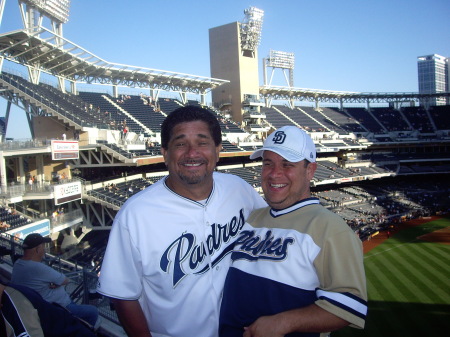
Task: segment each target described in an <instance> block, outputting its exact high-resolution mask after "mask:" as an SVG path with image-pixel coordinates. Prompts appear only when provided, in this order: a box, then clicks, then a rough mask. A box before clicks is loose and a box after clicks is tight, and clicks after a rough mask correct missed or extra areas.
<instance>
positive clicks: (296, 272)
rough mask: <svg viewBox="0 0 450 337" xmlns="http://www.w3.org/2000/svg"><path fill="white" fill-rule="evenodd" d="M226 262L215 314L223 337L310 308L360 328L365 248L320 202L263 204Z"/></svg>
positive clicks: (364, 310) (363, 313)
mask: <svg viewBox="0 0 450 337" xmlns="http://www.w3.org/2000/svg"><path fill="white" fill-rule="evenodd" d="M252 226H253V227H252ZM255 227H258V228H255ZM231 259H232V267H231V268H230V270H229V273H228V276H227V279H226V281H225V289H224V295H223V300H222V308H221V313H220V333H219V335H220V336H221V337H241V336H242V333H243V327H245V326H249V325H250V324H252V323H253V322H254V321H255V320H256V319H257V318H259V317H261V316H266V315H273V314H276V313H279V312H283V311H287V310H292V309H296V308H300V307H305V306H308V305H310V304H313V303H315V304H317V305H318V306H320V307H321V308H323V309H325V310H327V311H329V312H331V313H333V314H334V315H336V316H338V317H341V318H343V319H345V320H346V321H348V322H350V323H351V325H352V326H354V327H359V328H362V327H364V322H365V318H366V314H367V291H366V282H365V273H364V265H363V252H362V243H361V241H360V240H359V238H358V237H357V236H356V235H355V234H354V233H353V231H352V230H351V229H350V227H349V226H348V225H347V224H346V223H345V222H344V221H343V220H342V219H341V218H340V217H339V216H338V215H336V214H334V213H332V212H330V211H329V210H327V209H326V208H324V207H322V206H321V205H320V204H319V200H318V199H317V198H308V199H305V200H302V201H300V202H298V203H296V204H294V205H293V206H291V207H288V208H286V209H283V210H278V211H277V210H274V209H270V207H267V208H264V209H260V210H257V211H255V212H253V213H252V215H251V216H250V217H249V219H248V220H247V223H246V225H245V227H244V230H243V231H242V232H241V233H240V234H239V237H238V239H237V241H236V246H235V248H234V252H233V254H232V257H231ZM326 335H328V334H327V333H324V334H322V335H321V334H319V333H291V334H288V335H286V336H290V337H291V336H292V337H294V336H317V337H318V336H326Z"/></svg>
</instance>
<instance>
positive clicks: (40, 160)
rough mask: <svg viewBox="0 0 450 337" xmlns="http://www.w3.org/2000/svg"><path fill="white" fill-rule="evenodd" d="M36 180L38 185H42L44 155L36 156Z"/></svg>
mask: <svg viewBox="0 0 450 337" xmlns="http://www.w3.org/2000/svg"><path fill="white" fill-rule="evenodd" d="M36 172H37V175H36V179H37V181H38V183H39V184H43V183H44V155H43V154H39V155H37V156H36Z"/></svg>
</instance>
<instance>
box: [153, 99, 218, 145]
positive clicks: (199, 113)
mask: <svg viewBox="0 0 450 337" xmlns="http://www.w3.org/2000/svg"><path fill="white" fill-rule="evenodd" d="M195 121H202V122H205V123H206V124H207V125H208V128H209V132H210V133H211V137H212V138H213V140H214V144H215V145H216V146H219V145H220V144H221V143H222V130H221V129H220V124H219V121H218V120H217V118H216V117H215V116H214V115H213V114H212V113H211V112H210V111H208V110H206V109H204V108H201V107H197V106H193V105H188V106H184V107H181V108H178V109H175V110H174V111H172V112H171V113H170V114H169V115H168V116H167V117H166V119H165V120H164V122H163V123H162V125H161V147H162V148H163V149H167V147H168V146H169V141H170V138H171V137H172V130H173V128H174V127H175V126H177V125H178V124H180V123H185V122H195Z"/></svg>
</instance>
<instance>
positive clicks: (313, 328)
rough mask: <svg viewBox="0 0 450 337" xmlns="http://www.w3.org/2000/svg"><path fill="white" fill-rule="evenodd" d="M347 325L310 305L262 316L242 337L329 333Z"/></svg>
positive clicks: (334, 316)
mask: <svg viewBox="0 0 450 337" xmlns="http://www.w3.org/2000/svg"><path fill="white" fill-rule="evenodd" d="M347 325H349V322H347V321H346V320H343V319H342V318H340V317H337V316H336V315H334V314H332V313H330V312H328V311H326V310H325V309H322V308H320V307H319V306H317V305H315V304H311V305H309V306H307V307H304V308H299V309H294V310H289V311H284V312H281V313H278V314H276V315H272V316H262V317H260V318H258V319H257V320H256V321H255V322H253V324H251V325H250V326H249V327H248V328H245V332H244V337H284V336H285V335H286V334H289V333H292V332H330V331H334V330H338V329H341V328H343V327H346V326H347Z"/></svg>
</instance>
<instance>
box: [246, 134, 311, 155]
mask: <svg viewBox="0 0 450 337" xmlns="http://www.w3.org/2000/svg"><path fill="white" fill-rule="evenodd" d="M264 151H272V152H275V153H276V154H279V155H280V156H282V157H283V158H284V159H286V160H287V161H290V162H292V163H297V162H299V161H302V160H303V159H306V160H307V161H309V162H311V163H314V162H315V161H316V146H315V145H314V142H313V140H312V139H311V137H310V136H309V135H308V134H307V133H306V131H305V130H302V129H299V128H298V127H296V126H283V127H281V128H279V129H278V130H276V131H274V132H273V133H271V134H270V135H269V136H268V137H267V139H266V140H265V141H264V145H263V147H262V148H261V149H258V150H256V151H255V152H253V153H252V154H251V155H250V159H256V158H258V157H262V155H263V153H264Z"/></svg>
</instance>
